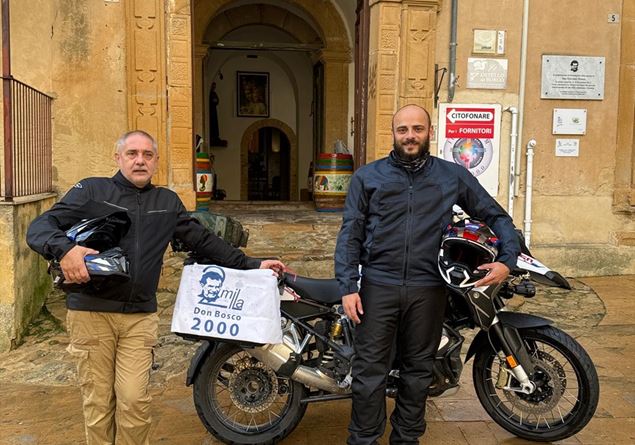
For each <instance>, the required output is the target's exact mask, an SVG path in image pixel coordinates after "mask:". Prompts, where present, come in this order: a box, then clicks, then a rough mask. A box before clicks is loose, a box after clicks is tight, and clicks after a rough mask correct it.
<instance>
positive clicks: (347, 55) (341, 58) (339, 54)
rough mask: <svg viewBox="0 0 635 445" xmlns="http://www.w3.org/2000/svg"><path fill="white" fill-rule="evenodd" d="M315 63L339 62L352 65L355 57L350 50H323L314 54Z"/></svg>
mask: <svg viewBox="0 0 635 445" xmlns="http://www.w3.org/2000/svg"><path fill="white" fill-rule="evenodd" d="M312 59H313V61H314V62H316V61H318V60H320V61H322V62H326V63H328V62H339V63H351V62H352V61H353V57H352V55H351V52H350V51H348V50H328V49H321V50H319V51H317V52H316V53H314V56H313V57H312Z"/></svg>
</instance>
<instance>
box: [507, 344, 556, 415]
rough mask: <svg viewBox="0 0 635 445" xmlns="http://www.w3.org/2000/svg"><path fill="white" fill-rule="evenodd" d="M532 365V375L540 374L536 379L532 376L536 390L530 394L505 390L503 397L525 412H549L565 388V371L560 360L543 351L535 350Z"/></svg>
mask: <svg viewBox="0 0 635 445" xmlns="http://www.w3.org/2000/svg"><path fill="white" fill-rule="evenodd" d="M534 365H535V367H536V372H535V373H534V377H535V376H538V375H541V377H540V379H539V380H538V381H537V380H534V379H533V378H532V380H533V381H534V383H536V391H534V392H533V393H532V394H522V393H517V392H513V391H505V392H504V393H505V397H506V398H507V400H508V401H509V402H510V403H511V404H512V405H513V406H514V407H515V408H518V409H519V410H521V411H523V412H524V413H526V414H536V415H538V414H546V413H550V412H551V411H552V410H553V409H554V408H555V407H556V406H557V405H558V402H559V401H560V397H561V396H562V394H564V392H565V390H566V384H567V381H566V373H565V371H564V369H563V368H562V365H561V364H560V362H558V360H556V359H555V358H554V357H553V356H551V355H550V354H548V353H546V352H544V351H536V355H535V356H534Z"/></svg>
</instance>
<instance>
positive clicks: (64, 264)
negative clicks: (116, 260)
mask: <svg viewBox="0 0 635 445" xmlns="http://www.w3.org/2000/svg"><path fill="white" fill-rule="evenodd" d="M94 253H99V252H97V251H96V250H93V249H89V248H88V247H82V246H75V247H73V248H72V249H71V250H69V251H68V252H66V255H64V256H63V257H62V259H61V260H60V267H61V268H62V272H64V280H65V281H66V282H67V283H87V282H88V281H90V275H88V269H86V264H85V263H84V257H85V256H86V255H89V254H94Z"/></svg>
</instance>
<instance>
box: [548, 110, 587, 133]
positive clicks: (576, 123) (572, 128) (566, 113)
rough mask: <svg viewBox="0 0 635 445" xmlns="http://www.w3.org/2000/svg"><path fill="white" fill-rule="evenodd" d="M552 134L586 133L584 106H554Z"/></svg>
mask: <svg viewBox="0 0 635 445" xmlns="http://www.w3.org/2000/svg"><path fill="white" fill-rule="evenodd" d="M551 133H552V134H586V108H554V109H553V129H552V130H551Z"/></svg>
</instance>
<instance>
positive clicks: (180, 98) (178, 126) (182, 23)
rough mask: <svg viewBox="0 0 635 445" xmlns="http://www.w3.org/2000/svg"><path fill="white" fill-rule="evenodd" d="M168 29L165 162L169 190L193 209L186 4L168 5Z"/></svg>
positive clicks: (182, 1)
mask: <svg viewBox="0 0 635 445" xmlns="http://www.w3.org/2000/svg"><path fill="white" fill-rule="evenodd" d="M167 26H168V34H167V35H168V36H169V38H168V53H167V56H168V57H167V59H168V76H167V92H168V116H169V117H170V119H169V121H168V123H167V129H168V145H169V153H168V161H169V176H168V180H169V182H168V185H169V187H170V188H171V189H172V190H174V191H175V192H177V193H178V194H179V196H180V197H181V199H182V200H183V203H184V204H185V207H186V208H187V209H189V210H193V209H194V208H195V207H196V193H195V192H194V186H193V175H194V170H193V169H194V160H193V153H194V147H193V144H194V137H193V133H192V38H191V30H192V27H191V16H190V2H189V0H180V1H171V2H169V10H168V14H167Z"/></svg>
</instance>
